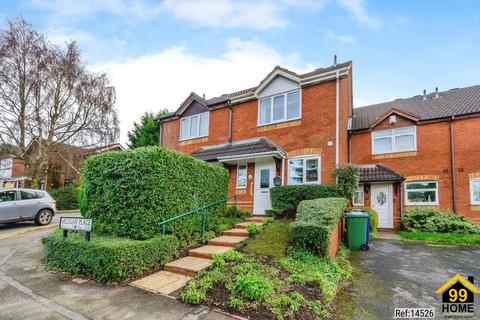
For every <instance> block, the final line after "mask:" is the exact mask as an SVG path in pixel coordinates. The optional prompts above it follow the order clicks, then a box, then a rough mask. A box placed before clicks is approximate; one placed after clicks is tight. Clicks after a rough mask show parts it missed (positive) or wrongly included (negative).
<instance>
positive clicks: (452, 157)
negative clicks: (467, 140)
mask: <svg viewBox="0 0 480 320" xmlns="http://www.w3.org/2000/svg"><path fill="white" fill-rule="evenodd" d="M454 120H455V116H452V119H451V120H450V171H451V172H452V201H453V212H455V213H457V191H456V182H457V179H456V176H455V140H454V128H453V121H454Z"/></svg>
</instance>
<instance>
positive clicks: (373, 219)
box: [352, 206, 378, 235]
mask: <svg viewBox="0 0 480 320" xmlns="http://www.w3.org/2000/svg"><path fill="white" fill-rule="evenodd" d="M352 209H362V210H367V211H369V212H370V213H371V214H372V215H371V216H370V233H371V234H373V235H376V234H377V229H378V212H377V211H375V210H374V209H372V208H369V207H362V206H354V207H352Z"/></svg>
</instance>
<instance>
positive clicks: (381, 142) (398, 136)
mask: <svg viewBox="0 0 480 320" xmlns="http://www.w3.org/2000/svg"><path fill="white" fill-rule="evenodd" d="M415 150H417V134H416V127H414V126H413V127H404V128H396V129H389V130H381V131H374V132H372V153H373V154H382V153H393V152H404V151H415Z"/></svg>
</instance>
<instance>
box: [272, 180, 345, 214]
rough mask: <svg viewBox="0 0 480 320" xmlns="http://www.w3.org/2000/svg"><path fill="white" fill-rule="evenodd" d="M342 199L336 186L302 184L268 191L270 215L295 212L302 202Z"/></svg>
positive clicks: (341, 193)
mask: <svg viewBox="0 0 480 320" xmlns="http://www.w3.org/2000/svg"><path fill="white" fill-rule="evenodd" d="M334 197H343V192H342V191H341V190H340V188H339V187H338V186H336V185H330V184H302V185H290V186H279V187H274V188H272V189H270V198H271V200H272V211H271V212H269V213H270V214H272V213H273V214H276V213H277V214H281V213H284V212H287V211H291V210H296V209H297V206H298V204H299V203H300V202H301V201H303V200H313V199H318V198H334Z"/></svg>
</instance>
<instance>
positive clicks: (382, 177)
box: [357, 164, 405, 182]
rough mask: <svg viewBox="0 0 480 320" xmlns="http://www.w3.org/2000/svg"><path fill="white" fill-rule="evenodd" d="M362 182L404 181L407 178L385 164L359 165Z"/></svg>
mask: <svg viewBox="0 0 480 320" xmlns="http://www.w3.org/2000/svg"><path fill="white" fill-rule="evenodd" d="M357 168H358V169H359V171H360V182H381V181H403V180H404V179H405V178H404V177H403V176H402V175H400V174H398V173H396V172H395V171H393V170H392V169H390V168H388V167H386V166H384V165H383V164H362V165H357Z"/></svg>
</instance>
